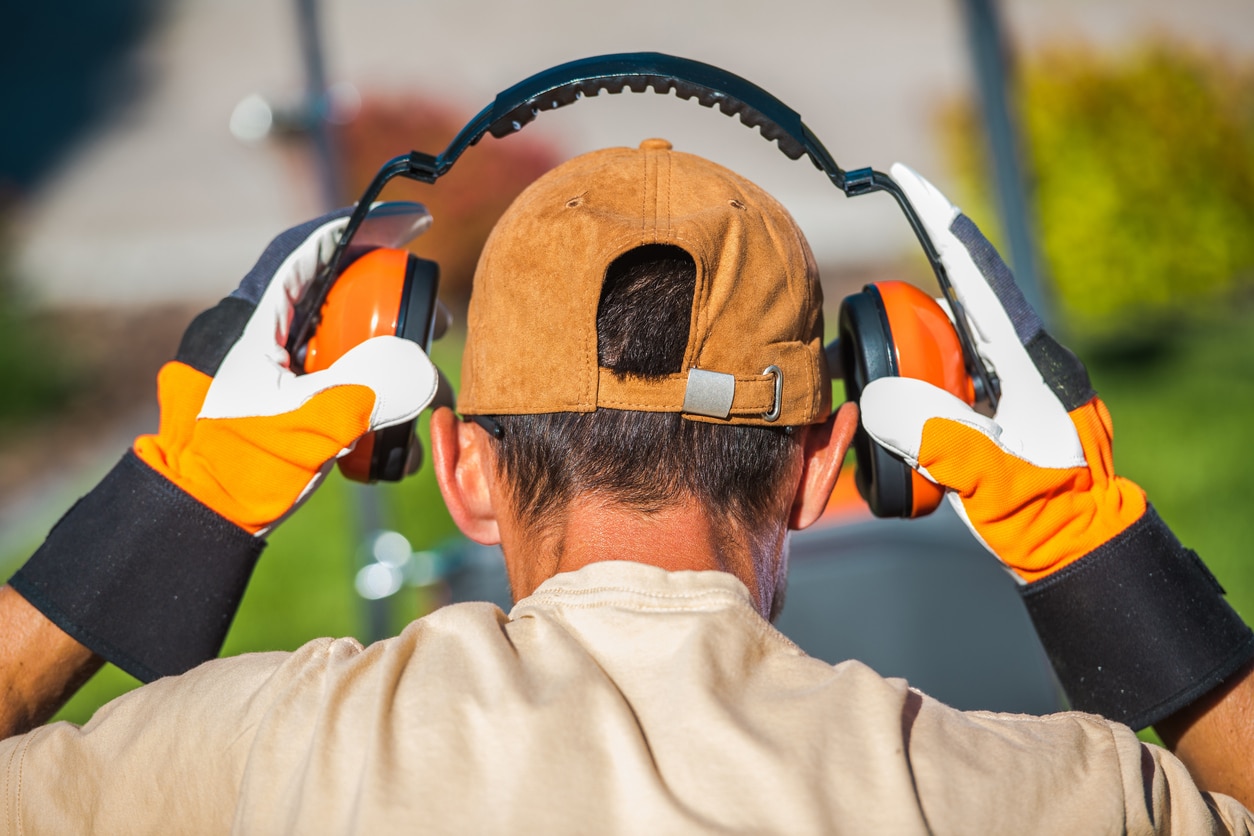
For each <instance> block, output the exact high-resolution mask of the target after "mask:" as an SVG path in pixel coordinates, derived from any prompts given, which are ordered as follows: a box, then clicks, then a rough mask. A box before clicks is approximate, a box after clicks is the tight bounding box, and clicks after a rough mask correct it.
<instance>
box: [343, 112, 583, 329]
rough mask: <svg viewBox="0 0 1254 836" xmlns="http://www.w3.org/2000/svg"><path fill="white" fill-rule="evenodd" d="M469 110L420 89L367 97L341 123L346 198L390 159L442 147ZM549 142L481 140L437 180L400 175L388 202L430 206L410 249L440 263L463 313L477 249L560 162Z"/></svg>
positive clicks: (447, 295) (524, 137)
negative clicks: (427, 222)
mask: <svg viewBox="0 0 1254 836" xmlns="http://www.w3.org/2000/svg"><path fill="white" fill-rule="evenodd" d="M466 119H467V114H465V113H462V112H461V110H460V109H457V108H454V107H452V106H450V105H445V104H442V103H440V102H438V101H436V100H433V99H431V98H429V97H424V96H420V95H416V94H409V95H404V94H393V95H377V94H375V95H364V96H363V97H362V103H361V109H360V110H359V111H358V113H357V115H356V117H355V118H353V119H352V120H351V121H349V122H347V123H346V124H344V125H341V126H338V127H337V131H336V135H335V138H334V139H335V146H336V149H337V151H338V153H339V155H340V159H341V179H342V181H343V196H344V197H343V199H344V200H345V201H346V202H347V201H353V200H356V199H357V198H358V197H360V196H361V193H362V192H363V191H364V190H365V188H366V186H367V185H369V183H370V181H371V180H372V179H373V178H374V175H375V173H376V172H377V171H378V170H379V167H380V166H381V165H382V164H383V163H384V162H385V161H387V160H389V159H391V158H392V157H395V156H397V155H400V154H407V153H409V152H410V151H411V150H413V151H422V152H424V153H428V154H432V155H436V154H438V153H440V152H441V151H443V150H444V148H445V147H446V146H447V145H448V143H449V142H450V141H451V140H452V139H453V137H454V136H455V135H456V134H457V132H458V131H459V130H460V129H461V127H462V126H463V125H464V124H465V123H466ZM561 159H562V156H561V154H560V152H559V151H558V149H556V148H555V147H553V146H552V145H551V144H547V143H544V142H543V141H541V140H539V139H536V138H535V135H534V134H521V135H519V136H515V137H511V138H510V141H509V142H481V143H479V144H478V145H477V146H476V147H475V148H474V149H473V150H472V151H471V152H470V153H468V154H466V155H465V156H463V157H462V158H461V159H459V160H458V162H457V165H456V166H454V167H453V168H452V170H450V171H449V173H448V174H447V175H445V176H444V177H441V178H440V180H439V182H438V183H436V184H435V185H427V184H424V183H415V182H414V181H412V180H404V179H401V178H398V179H396V180H393V181H392V183H391V184H390V185H389V186H388V187H387V189H386V190H385V192H384V194H383V199H384V200H416V201H418V202H419V203H423V204H425V205H426V206H427V208H428V209H430V210H431V215H432V217H433V218H434V219H435V220H434V224H433V227H432V231H431V232H430V233H429V234H426V235H423V236H421V237H419V238H418V239H417V240H416V241H414V243H413V245H412V246H411V249H413V251H414V252H415V253H416V254H418V255H420V256H422V257H424V258H429V259H431V260H433V261H435V262H437V263H438V264H439V265H440V296H441V298H443V299H444V300H445V302H446V303H448V304H449V305H450V307H452V308H453V310H464V309H465V305H466V302H467V301H468V300H469V298H470V282H471V278H472V277H473V275H474V270H475V264H476V263H477V262H478V260H479V251H480V250H482V249H483V244H484V242H485V241H486V240H487V238H488V233H489V232H490V231H491V230H492V227H493V226H494V225H495V224H496V219H497V218H499V217H500V216H501V213H502V212H504V211H505V209H506V207H508V206H509V204H510V203H512V202H513V200H514V198H515V197H517V196H518V193H519V192H521V191H522V190H523V189H524V188H526V186H527V185H528V184H529V183H531V182H532V181H533V180H535V179H536V178H537V177H539V176H540V175H541V174H543V173H544V172H546V171H548V170H549V169H550V168H552V167H553V166H555V165H557V163H558V162H560V161H561Z"/></svg>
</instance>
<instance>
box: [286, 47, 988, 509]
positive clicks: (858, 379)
mask: <svg viewBox="0 0 1254 836" xmlns="http://www.w3.org/2000/svg"><path fill="white" fill-rule="evenodd" d="M649 88H652V89H653V90H654V92H657V93H662V94H666V93H670V92H671V91H674V92H675V94H676V95H678V96H679V97H680V98H684V99H692V98H695V99H696V100H697V102H698V104H701V105H703V106H705V107H715V106H717V107H718V109H719V110H721V111H722V112H723V113H724V114H727V115H729V116H730V115H736V116H739V117H740V121H741V122H742V123H744V124H745V125H747V126H749V127H756V128H758V129H759V130H760V131H761V133H762V135H763V136H764V137H766V138H767V139H768V140H774V141H775V142H776V143H778V145H779V148H780V150H781V151H783V152H784V154H785V155H786V156H788V157H789V158H791V159H794V160H795V159H799V158H800V157H802V156H807V157H809V158H810V161H811V162H813V163H814V165H815V167H816V168H818V169H819V170H820V171H821V172H823V173H824V174H825V175H827V177H828V179H829V180H831V182H832V184H833V185H835V186H836V187H837V188H838V189H840V190H841V191H842V192H843V193H844V194H845V196H846V197H859V196H861V195H866V194H872V193H874V192H886V193H888V194H889V195H891V196H892V197H893V199H894V200H895V201H896V202H897V205H898V207H900V209H901V210H902V212H903V213H904V214H905V216H906V220H907V221H909V223H910V226H911V228H912V229H913V230H914V233H915V236H916V237H917V238H918V240H919V243H920V245H922V247H923V251H924V253H925V254H926V255H927V257H928V261H929V262H930V263H931V265H932V270H933V272H934V273H935V274H936V280H937V282H938V283H939V284H940V289H941V295H942V296H943V297H944V300H945V302H946V304H947V305H948V308H949V311H950V312H951V313H952V315H953V316H952V319H950V318H948V317H947V316H946V315H945V311H944V310H943V309H942V308H941V307H940V306H939V305H938V304H936V302H934V301H933V300H932V299H931V298H930V297H928V296H927V295H926V294H924V293H923V292H922V291H918V290H916V289H914V288H911V287H910V286H909V285H904V284H900V283H895V282H889V283H880V284H877V285H872V286H869V287H868V288H867V289H866V290H864V291H863V292H862V293H861V294H855V296H854V297H851V298H850V299H848V300H846V302H845V304H844V305H842V309H841V315H840V323H841V324H840V336H839V338H838V340H839V345H829V347H828V352H827V353H828V356H829V357H835V358H840V365H841V367H842V374H843V375H844V377H845V384H846V391H847V394H848V396H849V397H850V399H856V398H857V397H858V396H859V395H860V394H861V391H862V387H863V386H865V385H866V384H867V383H868V382H870V381H871V380H874V379H875V378H877V377H882V376H884V375H886V374H897V375H906V376H909V377H919V378H922V379H924V380H928V381H929V382H932V383H934V384H936V385H938V386H942V387H944V388H945V389H948V390H949V391H950V392H953V393H954V394H955V395H957V396H958V397H961V398H962V399H963V400H966V401H967V402H968V403H972V402H975V403H979V404H981V405H983V406H984V408H985V409H986V410H987V411H990V412H991V411H992V410H993V409H995V408H996V406H997V400H998V397H999V394H1000V393H999V387H998V380H997V377H996V375H995V374H994V373H993V371H992V370H991V369H989V368H988V367H986V366H985V365H984V362H983V361H982V360H981V358H980V357H979V355H978V354H977V353H976V351H975V343H974V341H973V340H972V338H971V334H970V331H969V328H968V325H967V322H966V315H965V314H964V312H963V309H962V304H961V301H960V300H959V299H958V297H957V296H956V295H955V293H954V291H953V287H952V286H951V285H950V283H949V278H948V276H947V275H946V272H945V266H944V264H943V263H941V260H940V256H939V254H938V252H937V249H936V246H935V244H933V242H932V240H931V238H930V237H928V234H927V230H926V229H925V228H924V226H923V224H922V222H921V220H920V219H919V216H918V213H917V212H916V211H915V209H914V207H913V206H912V205H911V204H910V201H909V200H908V199H907V198H906V196H905V193H904V192H902V190H901V188H900V186H898V185H897V183H896V182H895V181H894V180H893V179H892V178H891V177H889V176H888V175H887V174H883V173H881V172H879V171H875V170H874V169H871V168H860V169H855V170H848V171H846V170H845V169H842V168H841V167H840V166H838V165H837V164H836V161H835V160H834V159H833V158H832V156H831V154H829V153H828V151H827V149H826V148H824V147H823V145H822V143H820V142H819V141H818V139H817V137H815V136H814V133H813V132H812V131H811V130H810V129H809V128H808V127H806V125H805V123H804V122H802V121H801V117H800V116H799V115H798V114H797V113H796V111H794V110H792V109H791V108H789V107H788V106H787V105H785V104H784V103H783V102H782V101H780V100H779V99H777V98H775V97H774V96H772V95H771V94H770V93H768V92H766V91H765V90H763V89H762V88H761V87H758V86H757V85H756V84H753V83H751V82H749V81H747V80H745V79H743V78H741V77H740V76H737V75H733V74H732V73H729V72H727V71H725V70H722V69H719V68H718V67H714V66H711V65H709V64H702V63H699V62H696V61H690V60H687V59H684V58H676V57H674V56H671V55H663V54H661V53H656V52H640V53H625V54H620V55H604V56H598V57H595V58H586V59H583V60H580V61H572V62H570V63H567V64H562V65H560V66H557V67H554V68H552V69H549V70H545V71H544V72H541V73H537V74H536V75H533V76H531V77H530V78H527V79H525V80H523V81H521V82H519V83H518V84H516V85H514V86H513V87H511V88H509V89H508V90H505V91H504V92H502V93H501V94H500V95H498V96H497V97H496V100H495V101H494V102H493V103H492V104H490V105H489V106H488V107H486V108H484V109H483V110H482V111H480V112H479V113H478V114H477V115H476V116H475V117H474V118H473V119H471V120H470V122H469V123H467V124H466V126H465V127H463V128H462V130H461V131H460V132H459V133H458V134H457V136H455V137H454V138H453V141H452V142H450V143H449V145H448V147H447V148H445V149H444V151H443V152H442V153H440V154H439V155H437V156H432V155H430V154H425V153H421V152H419V151H411V152H410V153H408V154H404V155H401V156H399V157H395V158H393V159H391V160H389V161H388V162H387V163H386V164H384V166H383V167H382V168H381V169H380V170H379V173H378V174H376V175H375V178H374V180H373V181H372V182H371V183H370V185H369V186H368V187H367V188H366V191H365V193H364V194H363V195H362V198H361V200H360V201H359V202H358V204H357V208H356V209H355V210H354V212H353V214H352V216H351V217H350V218H349V221H348V226H347V228H346V229H345V231H344V235H343V236H342V238H341V240H340V242H339V245H338V246H337V248H336V250H335V253H334V254H333V255H332V258H331V260H330V262H329V263H328V264H327V266H326V267H325V269H324V270H323V271H322V272H320V273H319V275H318V277H317V278H316V279H315V280H314V282H313V284H312V285H311V287H310V289H309V291H308V292H307V293H306V294H305V297H304V298H302V299H301V300H300V302H299V303H298V304H297V306H296V313H295V316H294V319H293V322H292V329H291V332H290V337H289V341H288V345H287V348H288V351H289V353H290V354H291V356H292V357H293V358H295V359H294V363H293V365H294V367H295V368H296V369H297V370H298V371H299V370H300V358H301V356H302V355H301V353H300V348H301V347H302V346H304V345H305V344H306V342H307V341H308V340H309V338H310V335H311V334H313V332H314V330H315V329H317V330H321V329H320V328H319V325H318V323H319V321H320V319H325V320H328V321H329V320H330V319H331V315H332V312H331V311H330V310H328V311H323V303H324V301H326V300H328V299H329V293H330V292H332V291H333V286H335V287H338V286H339V284H340V283H341V282H343V281H344V278H343V277H340V278H339V279H338V280H337V276H339V265H340V263H341V262H343V261H344V260H345V257H346V256H345V254H346V252H347V251H348V249H349V246H350V242H351V241H352V240H353V237H354V235H355V234H356V233H357V230H358V229H359V228H360V227H361V225H362V222H363V221H364V220H365V218H366V215H367V214H368V212H369V209H370V206H371V204H372V203H373V202H374V201H375V200H376V199H377V198H378V196H379V194H380V193H381V192H382V190H383V187H384V186H385V185H387V183H388V182H389V181H390V180H392V179H394V178H396V177H405V178H408V179H411V180H417V181H420V182H423V183H435V182H436V180H438V179H439V178H440V177H442V176H444V174H446V173H447V172H448V171H449V169H450V168H452V166H453V164H454V163H455V162H456V161H457V160H458V159H459V158H460V157H461V155H462V154H463V153H464V152H465V151H466V150H467V149H468V148H469V147H470V146H472V145H474V144H475V143H477V142H478V141H479V140H480V139H482V138H483V136H484V135H485V134H488V133H491V134H492V135H493V136H494V137H498V138H499V137H503V136H507V135H508V134H511V133H514V132H515V131H519V130H521V129H522V127H523V126H524V125H526V124H528V123H529V122H531V121H532V120H533V119H535V117H536V116H537V115H538V114H539V113H541V112H542V111H546V110H554V109H556V108H559V107H564V106H565V105H569V104H572V103H574V102H576V101H578V100H580V99H581V98H585V97H589V96H596V95H598V94H599V93H600V92H601V91H602V90H606V91H608V92H610V93H620V92H622V91H623V90H631V91H632V92H636V93H642V92H644V91H645V90H647V89H649ZM347 272H348V271H346V274H347ZM336 315H337V316H338V315H339V314H336ZM344 315H350V316H356V315H358V314H357V313H356V312H354V311H348V310H347V309H346V311H345V314H344ZM324 325H325V323H324ZM854 450H855V456H856V458H857V469H858V487H859V490H860V491H861V492H862V495H863V496H864V497H865V498H866V500H867V502H868V504H869V505H870V506H871V510H872V511H873V512H874V513H875V514H876V515H878V516H894V517H901V516H905V517H909V516H921V515H923V514H926V513H930V512H931V510H933V509H934V508H936V506H937V504H938V503H939V501H940V490H939V489H938V488H936V487H935V486H933V485H931V483H929V482H927V480H925V479H922V478H921V477H918V476H917V475H916V474H914V472H913V471H912V470H911V469H910V468H909V467H908V466H907V465H906V464H905V462H903V461H902V460H901V459H900V458H898V457H896V456H895V455H894V454H893V453H891V452H889V451H888V450H886V449H884V448H882V447H880V446H878V445H877V444H875V443H874V442H873V441H872V440H871V439H870V438H869V437H868V436H867V435H866V433H865V431H863V430H859V432H858V436H857V438H856V439H855V442H854ZM363 455H364V454H363ZM378 478H385V477H382V476H380V477H378Z"/></svg>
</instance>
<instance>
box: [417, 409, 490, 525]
mask: <svg viewBox="0 0 1254 836" xmlns="http://www.w3.org/2000/svg"><path fill="white" fill-rule="evenodd" d="M491 443H492V440H491V439H490V438H489V437H488V434H487V432H486V431H484V430H483V428H481V427H480V426H479V425H478V424H475V423H472V422H468V421H461V420H459V419H458V417H457V416H456V415H454V414H453V410H451V409H449V408H448V407H443V406H442V407H439V408H438V409H436V410H435V411H434V412H432V413H431V459H432V465H433V466H434V467H435V481H436V483H437V484H439V486H440V493H441V494H442V495H443V496H444V504H445V505H447V506H448V511H449V514H450V515H452V517H453V522H455V523H457V527H458V528H460V529H461V531H462V534H465V535H466V536H467V537H469V538H470V539H471V540H474V541H475V542H476V543H482V544H483V545H485V546H494V545H496V544H497V543H499V542H501V534H500V529H499V527H498V525H497V514H496V508H495V506H494V504H493V502H492V480H493V479H494V478H495V477H496V470H495V464H494V462H493V460H492V452H491V451H490V450H489V449H488V445H489V444H491Z"/></svg>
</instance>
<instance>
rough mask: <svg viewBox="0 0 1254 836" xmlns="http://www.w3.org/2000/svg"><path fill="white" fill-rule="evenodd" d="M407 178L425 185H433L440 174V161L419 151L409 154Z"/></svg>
mask: <svg viewBox="0 0 1254 836" xmlns="http://www.w3.org/2000/svg"><path fill="white" fill-rule="evenodd" d="M407 173H408V176H410V177H412V178H414V179H415V180H422V181H423V182H425V183H434V182H435V180H436V178H437V177H438V176H439V173H440V161H439V159H438V158H436V157H433V156H431V155H430V154H424V153H423V152H421V151H410V152H409V171H408V172H407Z"/></svg>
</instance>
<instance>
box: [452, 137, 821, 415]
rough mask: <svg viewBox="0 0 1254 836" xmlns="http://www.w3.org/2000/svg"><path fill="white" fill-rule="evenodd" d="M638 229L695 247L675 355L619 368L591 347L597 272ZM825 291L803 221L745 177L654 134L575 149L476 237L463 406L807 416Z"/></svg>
mask: <svg viewBox="0 0 1254 836" xmlns="http://www.w3.org/2000/svg"><path fill="white" fill-rule="evenodd" d="M647 244H671V245H674V246H677V247H679V248H681V249H683V250H684V251H685V252H687V253H688V254H689V255H691V256H692V258H693V260H694V261H695V262H696V266H697V284H696V293H695V295H694V300H693V308H692V322H691V327H690V330H689V337H688V347H687V350H686V352H685V354H684V370H683V371H682V372H680V373H679V374H674V375H668V376H664V377H658V378H642V377H638V376H632V375H616V374H615V373H614V372H612V371H610V370H609V369H604V368H601V367H600V366H599V364H598V362H597V332H596V325H597V306H598V304H599V302H600V298H601V285H602V283H603V282H604V279H605V273H606V268H607V267H608V266H609V265H610V263H611V262H613V261H614V260H615V259H616V258H618V257H619V256H621V255H623V254H624V253H626V252H627V251H629V250H632V249H634V248H636V247H640V246H643V245H647ZM822 307H823V294H822V290H821V289H820V287H819V281H818V270H817V268H816V266H815V263H814V256H813V254H812V253H811V252H810V247H809V245H808V244H807V243H806V241H805V238H804V237H803V236H802V234H801V230H800V229H799V228H798V227H797V224H796V222H795V221H794V220H793V219H792V217H791V216H790V215H789V214H788V212H787V211H786V210H785V209H784V207H783V206H781V205H780V204H779V202H778V201H776V200H775V199H774V198H772V197H771V196H770V195H768V194H767V193H766V192H764V191H762V190H761V189H760V188H758V187H757V186H755V185H754V184H752V183H750V182H749V181H747V180H745V179H744V178H743V177H740V176H739V175H737V174H735V173H733V172H731V171H729V170H727V169H725V168H723V167H722V166H719V165H716V164H715V163H712V162H710V161H709V160H705V159H703V158H701V157H697V156H694V155H692V154H684V153H681V152H678V151H673V150H672V149H671V145H670V143H669V142H667V141H666V140H662V139H648V140H645V141H644V142H642V143H641V144H640V147H639V148H637V149H632V148H609V149H606V150H603V151H595V152H593V153H590V154H584V155H582V156H579V157H576V158H575V159H573V160H570V161H569V162H566V163H564V164H562V165H560V166H558V167H557V168H555V169H553V170H552V171H550V172H548V173H547V174H545V175H544V176H542V177H540V178H539V179H538V180H536V181H535V182H534V183H532V184H531V186H529V187H528V188H527V189H526V190H525V191H524V192H523V193H522V194H521V195H519V196H518V198H517V199H516V200H515V201H514V203H513V204H512V205H511V206H510V208H509V209H507V210H506V212H505V214H504V215H503V216H502V217H501V220H500V221H499V222H498V223H497V225H496V227H495V229H494V230H493V231H492V234H491V236H490V237H489V238H488V242H487V244H486V245H485V246H484V249H483V253H482V255H481V256H480V258H479V266H478V268H477V270H476V271H475V279H474V289H473V291H472V293H471V299H470V312H469V322H468V332H467V337H466V349H465V354H464V355H463V359H462V387H461V393H460V395H459V397H458V407H459V409H460V411H461V412H462V413H464V414H466V415H525V414H538V413H547V412H592V411H594V410H596V409H621V410H636V411H641V412H680V413H683V414H684V415H685V416H687V417H690V418H693V419H694V420H701V421H713V422H725V423H731V424H756V425H762V426H785V425H796V424H810V423H816V422H818V421H822V420H824V419H825V418H826V417H827V416H828V414H829V413H830V411H831V383H830V376H829V372H828V368H827V362H826V358H825V357H824V354H823V314H822Z"/></svg>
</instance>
